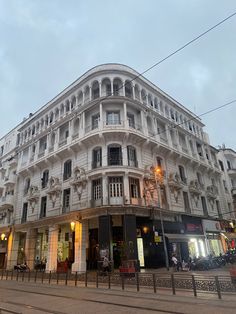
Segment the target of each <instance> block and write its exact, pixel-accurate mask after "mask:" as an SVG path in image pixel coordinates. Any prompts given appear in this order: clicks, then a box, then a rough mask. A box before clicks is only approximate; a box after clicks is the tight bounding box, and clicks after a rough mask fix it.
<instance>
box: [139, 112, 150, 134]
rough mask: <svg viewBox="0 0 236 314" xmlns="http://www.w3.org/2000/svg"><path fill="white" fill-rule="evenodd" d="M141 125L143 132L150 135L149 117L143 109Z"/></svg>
mask: <svg viewBox="0 0 236 314" xmlns="http://www.w3.org/2000/svg"><path fill="white" fill-rule="evenodd" d="M141 125H142V129H143V133H144V134H145V135H147V136H148V128H147V117H146V114H145V113H144V112H143V111H141Z"/></svg>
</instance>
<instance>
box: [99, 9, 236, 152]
mask: <svg viewBox="0 0 236 314" xmlns="http://www.w3.org/2000/svg"><path fill="white" fill-rule="evenodd" d="M235 15H236V12H234V13H232V14H230V15H229V16H227V17H226V18H224V19H223V20H221V21H220V22H218V23H216V24H215V25H213V26H212V27H210V28H208V29H207V30H206V31H204V32H203V33H201V34H199V35H198V36H196V37H194V38H193V39H192V40H190V41H188V42H187V43H186V44H184V45H183V46H181V47H180V48H178V49H176V50H175V51H173V52H172V53H170V54H169V55H167V56H166V57H165V58H163V59H161V60H159V61H158V62H156V63H155V64H153V65H152V66H150V67H149V68H147V69H146V70H145V71H143V72H141V73H139V74H138V75H136V76H135V77H134V78H133V79H131V80H129V83H130V82H133V81H135V80H137V79H138V78H139V77H141V76H142V75H143V74H145V73H147V72H148V71H150V70H152V69H153V68H155V67H157V66H158V65H160V64H161V63H163V62H164V61H166V60H167V59H169V58H171V57H172V56H174V55H175V54H177V53H178V52H180V51H182V50H183V49H184V48H186V47H187V46H189V45H191V44H192V43H194V42H195V41H197V40H198V39H200V38H201V37H203V36H205V35H206V34H208V33H209V32H211V31H212V30H214V29H216V28H217V27H219V26H220V25H222V24H223V23H225V22H226V21H228V20H229V19H231V18H232V17H234V16H235ZM126 84H127V83H126V82H125V83H124V84H122V85H121V86H120V87H118V89H117V91H119V90H121V89H122V88H123V87H125V86H126ZM112 96H114V92H113V93H112V94H110V95H107V96H105V97H102V98H101V99H100V100H99V101H98V102H95V104H94V106H96V105H99V104H100V102H101V101H104V100H106V99H109V98H111V97H112ZM235 101H236V100H233V101H232V102H230V103H227V104H224V105H222V106H220V107H219V108H218V107H217V108H214V109H211V110H209V112H205V113H202V114H200V115H198V117H201V116H203V115H206V114H208V113H210V112H213V111H216V110H218V109H220V108H222V107H225V106H227V105H229V104H231V103H233V102H235ZM191 120H194V118H192V119H189V120H187V122H189V121H191ZM181 124H182V123H179V124H177V125H175V126H173V127H171V128H175V127H177V126H178V125H181ZM166 131H167V130H163V131H162V132H159V133H157V134H154V135H153V136H155V135H159V134H161V133H164V132H166ZM153 136H148V138H152V137H153ZM124 148H125V147H123V149H124ZM104 157H106V156H104Z"/></svg>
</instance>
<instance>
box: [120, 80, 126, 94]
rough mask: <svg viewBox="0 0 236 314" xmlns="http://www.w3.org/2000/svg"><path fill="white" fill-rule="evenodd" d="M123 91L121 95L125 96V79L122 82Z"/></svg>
mask: <svg viewBox="0 0 236 314" xmlns="http://www.w3.org/2000/svg"><path fill="white" fill-rule="evenodd" d="M122 93H123V94H122V95H121V96H125V81H123V82H122Z"/></svg>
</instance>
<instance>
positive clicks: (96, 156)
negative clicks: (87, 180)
mask: <svg viewBox="0 0 236 314" xmlns="http://www.w3.org/2000/svg"><path fill="white" fill-rule="evenodd" d="M101 166H102V148H101V147H96V148H94V149H93V152H92V168H93V169H95V168H99V167H101Z"/></svg>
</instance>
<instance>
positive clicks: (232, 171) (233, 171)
mask: <svg viewBox="0 0 236 314" xmlns="http://www.w3.org/2000/svg"><path fill="white" fill-rule="evenodd" d="M227 171H228V174H229V176H236V168H230V169H227Z"/></svg>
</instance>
